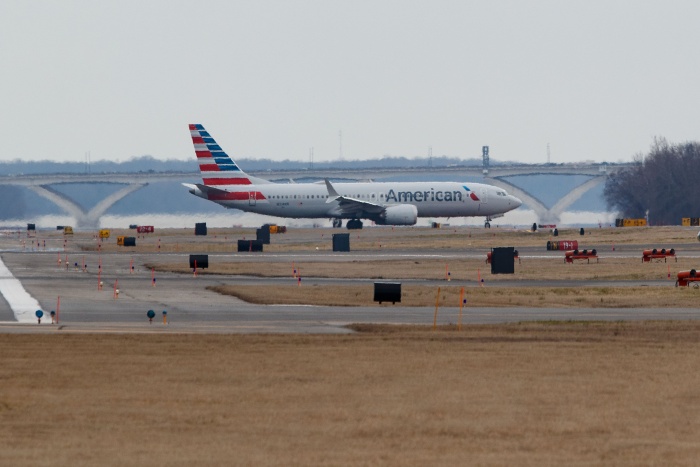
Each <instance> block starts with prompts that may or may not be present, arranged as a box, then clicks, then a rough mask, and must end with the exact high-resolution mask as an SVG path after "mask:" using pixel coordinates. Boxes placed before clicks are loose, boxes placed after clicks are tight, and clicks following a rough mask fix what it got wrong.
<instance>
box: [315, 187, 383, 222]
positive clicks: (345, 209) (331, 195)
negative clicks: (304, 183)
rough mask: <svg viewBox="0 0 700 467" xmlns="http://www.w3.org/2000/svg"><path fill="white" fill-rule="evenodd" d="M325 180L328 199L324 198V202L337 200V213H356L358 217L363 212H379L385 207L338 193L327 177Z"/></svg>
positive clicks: (346, 214) (345, 214)
mask: <svg viewBox="0 0 700 467" xmlns="http://www.w3.org/2000/svg"><path fill="white" fill-rule="evenodd" d="M325 181H326V188H327V189H328V199H327V200H326V203H332V202H334V201H338V211H339V212H338V214H339V215H344V216H348V215H356V216H358V217H359V216H360V215H361V214H362V213H363V212H364V213H368V214H379V213H381V212H383V211H384V209H385V208H384V206H381V205H379V204H376V203H370V202H369V201H363V200H361V199H356V198H350V197H348V196H343V195H340V194H338V192H337V191H336V189H335V188H334V187H333V185H332V184H331V182H330V181H329V180H328V179H326V180H325Z"/></svg>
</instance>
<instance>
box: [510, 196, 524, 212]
mask: <svg viewBox="0 0 700 467" xmlns="http://www.w3.org/2000/svg"><path fill="white" fill-rule="evenodd" d="M509 196H510V199H511V203H513V204H514V205H515V207H514V208H513V209H517V208H519V207H520V206H522V204H523V202H522V201H520V198H516V197H515V196H513V195H509Z"/></svg>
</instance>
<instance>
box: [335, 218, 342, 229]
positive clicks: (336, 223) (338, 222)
mask: <svg viewBox="0 0 700 467" xmlns="http://www.w3.org/2000/svg"><path fill="white" fill-rule="evenodd" d="M342 226H343V219H333V228H334V229H339V228H341V227H342Z"/></svg>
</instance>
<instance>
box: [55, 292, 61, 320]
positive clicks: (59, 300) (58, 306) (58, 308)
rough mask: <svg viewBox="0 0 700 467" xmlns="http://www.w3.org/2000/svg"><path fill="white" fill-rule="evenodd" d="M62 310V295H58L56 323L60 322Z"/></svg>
mask: <svg viewBox="0 0 700 467" xmlns="http://www.w3.org/2000/svg"><path fill="white" fill-rule="evenodd" d="M60 312H61V296H60V295H59V296H58V297H56V324H58V314H59V313H60Z"/></svg>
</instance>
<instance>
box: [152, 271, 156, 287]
mask: <svg viewBox="0 0 700 467" xmlns="http://www.w3.org/2000/svg"><path fill="white" fill-rule="evenodd" d="M151 285H152V286H153V287H155V286H156V269H155V268H151Z"/></svg>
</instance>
